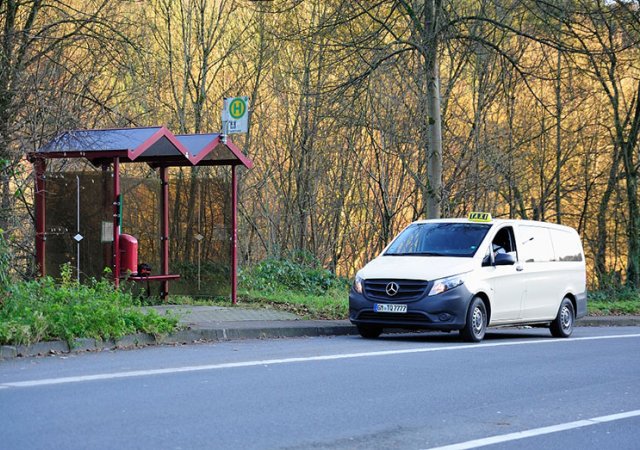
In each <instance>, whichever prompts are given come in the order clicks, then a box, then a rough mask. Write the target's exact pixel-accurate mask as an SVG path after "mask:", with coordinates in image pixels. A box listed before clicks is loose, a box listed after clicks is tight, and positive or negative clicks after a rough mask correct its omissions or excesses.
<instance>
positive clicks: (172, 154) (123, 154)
mask: <svg viewBox="0 0 640 450" xmlns="http://www.w3.org/2000/svg"><path fill="white" fill-rule="evenodd" d="M29 158H30V160H31V161H32V162H33V165H34V171H35V175H36V177H35V179H36V181H35V216H36V261H37V264H38V269H39V272H40V274H41V275H45V258H46V252H45V241H46V217H45V209H46V208H45V206H46V180H45V171H46V167H47V166H46V160H47V159H53V158H85V159H88V160H89V161H91V162H92V163H93V164H94V165H96V166H100V165H102V166H103V167H104V166H108V165H113V174H114V176H113V188H114V189H113V191H114V194H113V195H114V198H113V247H112V248H113V273H114V283H115V285H116V287H117V286H118V284H119V274H120V204H121V197H120V195H121V193H120V164H121V163H127V162H144V163H147V164H149V165H150V166H151V167H153V168H154V169H158V171H159V173H160V181H161V184H162V194H161V209H162V214H161V226H160V229H161V233H162V236H161V269H160V270H161V273H160V275H155V276H150V277H145V278H144V279H145V280H147V279H150V280H157V281H160V282H162V296H166V295H167V294H168V292H169V281H170V280H172V279H176V278H179V275H174V274H170V273H169V182H168V168H169V167H177V166H220V165H228V166H231V204H232V214H231V228H232V233H231V266H232V267H231V299H232V302H233V303H234V304H235V303H236V302H237V279H238V278H237V270H238V254H237V239H238V233H237V224H238V221H237V214H238V177H237V170H236V169H237V167H238V166H244V167H246V168H247V169H251V168H252V167H253V162H252V161H251V160H250V159H249V158H248V157H246V156H245V155H244V154H243V153H242V151H241V150H240V149H239V148H238V147H237V146H235V145H234V144H233V142H231V141H230V140H229V139H228V138H227V139H226V140H225V142H223V140H222V135H221V134H215V133H212V134H191V135H174V134H172V133H171V132H170V131H169V130H168V129H167V128H166V127H164V126H162V127H146V128H119V129H106V130H77V131H68V132H65V133H62V134H61V135H59V136H58V137H56V138H55V139H54V140H52V141H51V142H49V143H48V144H47V145H45V146H43V147H42V148H40V149H38V151H36V152H34V153H31V154H30V155H29ZM136 278H137V277H131V279H134V280H135V279H136Z"/></svg>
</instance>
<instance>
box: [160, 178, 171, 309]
mask: <svg viewBox="0 0 640 450" xmlns="http://www.w3.org/2000/svg"><path fill="white" fill-rule="evenodd" d="M160 183H161V185H162V196H161V200H160V201H161V205H160V206H161V208H162V215H161V219H160V220H161V224H160V227H161V230H162V231H161V234H162V236H161V237H160V241H161V247H162V250H161V252H160V259H161V261H160V264H161V266H162V267H161V269H160V270H161V272H160V274H161V275H168V274H169V181H168V178H167V168H166V167H160ZM168 294H169V281H168V280H164V281H162V289H161V292H160V297H161V298H163V299H164V298H166V297H167V295H168Z"/></svg>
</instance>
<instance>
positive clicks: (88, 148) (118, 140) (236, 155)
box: [32, 126, 253, 168]
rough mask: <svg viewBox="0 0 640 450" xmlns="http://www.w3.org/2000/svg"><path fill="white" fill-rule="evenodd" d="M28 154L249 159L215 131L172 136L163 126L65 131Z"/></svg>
mask: <svg viewBox="0 0 640 450" xmlns="http://www.w3.org/2000/svg"><path fill="white" fill-rule="evenodd" d="M32 156H40V157H45V158H87V159H89V160H90V161H92V162H93V163H95V164H98V163H100V162H103V161H108V160H110V159H111V158H114V157H120V158H121V161H122V162H133V161H136V162H146V163H148V164H149V165H152V166H190V165H193V166H195V165H209V166H211V165H236V164H242V165H244V166H245V167H247V168H251V167H253V162H252V161H251V160H250V159H249V158H248V157H246V156H245V155H244V154H243V153H242V151H241V150H240V149H239V148H238V147H237V146H236V145H234V144H233V142H231V141H230V140H227V143H226V144H225V143H223V142H222V139H221V135H220V134H219V133H208V134H187V135H179V136H175V135H174V134H173V133H171V131H169V130H168V129H167V128H166V127H164V126H158V127H144V128H117V129H106V130H75V131H66V132H64V133H62V134H60V135H58V136H57V137H56V138H55V139H53V140H52V141H50V142H49V143H47V144H46V145H44V146H43V147H41V148H39V149H38V150H37V151H36V152H35V154H32Z"/></svg>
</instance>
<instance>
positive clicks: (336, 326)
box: [0, 316, 640, 361]
mask: <svg viewBox="0 0 640 450" xmlns="http://www.w3.org/2000/svg"><path fill="white" fill-rule="evenodd" d="M576 326H577V327H614V326H618V327H630V326H636V327H637V326H640V316H605V317H598V316H590V317H583V318H581V319H578V320H577V321H576ZM357 334H358V331H357V329H356V327H355V326H353V325H351V323H350V322H349V321H348V320H333V321H330V320H309V321H306V320H305V321H291V320H283V321H270V322H269V324H268V325H266V326H265V325H264V322H263V323H253V322H252V321H244V322H242V321H239V322H226V323H225V322H219V323H217V324H216V327H210V326H209V327H205V326H200V327H199V326H197V325H196V326H195V327H193V328H189V329H185V330H179V331H176V332H175V333H171V334H169V335H166V336H154V335H151V334H146V333H138V334H132V335H127V336H123V337H122V338H120V339H117V340H115V341H113V340H107V341H100V340H96V339H86V338H79V339H75V340H74V342H73V345H72V347H71V348H70V347H69V345H68V344H67V343H66V342H65V341H50V342H38V343H36V344H33V345H15V346H14V345H0V361H2V360H7V359H13V358H18V357H29V356H46V355H58V354H65V353H81V352H96V351H103V350H116V349H133V348H140V347H146V346H150V345H184V344H192V343H197V342H198V343H199V342H223V341H231V340H240V339H278V338H291V337H320V336H347V335H357Z"/></svg>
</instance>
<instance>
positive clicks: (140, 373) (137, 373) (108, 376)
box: [0, 334, 640, 389]
mask: <svg viewBox="0 0 640 450" xmlns="http://www.w3.org/2000/svg"><path fill="white" fill-rule="evenodd" d="M639 337H640V334H619V335H613V336H592V337H582V338H570V339H536V340H527V341H515V342H495V343H489V344H466V345H450V346H446V347H418V348H407V349H402V350H383V351H377V352H362V353H339V354H334V355H322V356H307V357H297V358H282V359H264V360H254V361H242V362H233V363H220V364H206V365H201V366H183V367H169V368H165V369H147V370H133V371H129V372H115V373H99V374H95V375H79V376H74V377H60V378H46V379H41V380H30V381H10V382H5V383H0V389H1V388H9V387H13V388H16V387H19V388H27V387H35V386H50V385H55V384H66V383H81V382H85V381H97V380H113V379H117V378H134V377H146V376H152V375H166V374H174V373H185V372H199V371H205V370H220V369H232V368H237V367H255V366H269V365H276V364H290V363H300V362H312V361H332V360H338V359H353V358H369V357H376V356H390V355H406V354H412V353H431V352H442V351H455V350H482V349H485V348H494V347H513V346H519V345H535V344H559V343H563V344H565V343H569V344H570V343H575V342H582V341H599V340H607V339H629V338H639Z"/></svg>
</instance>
